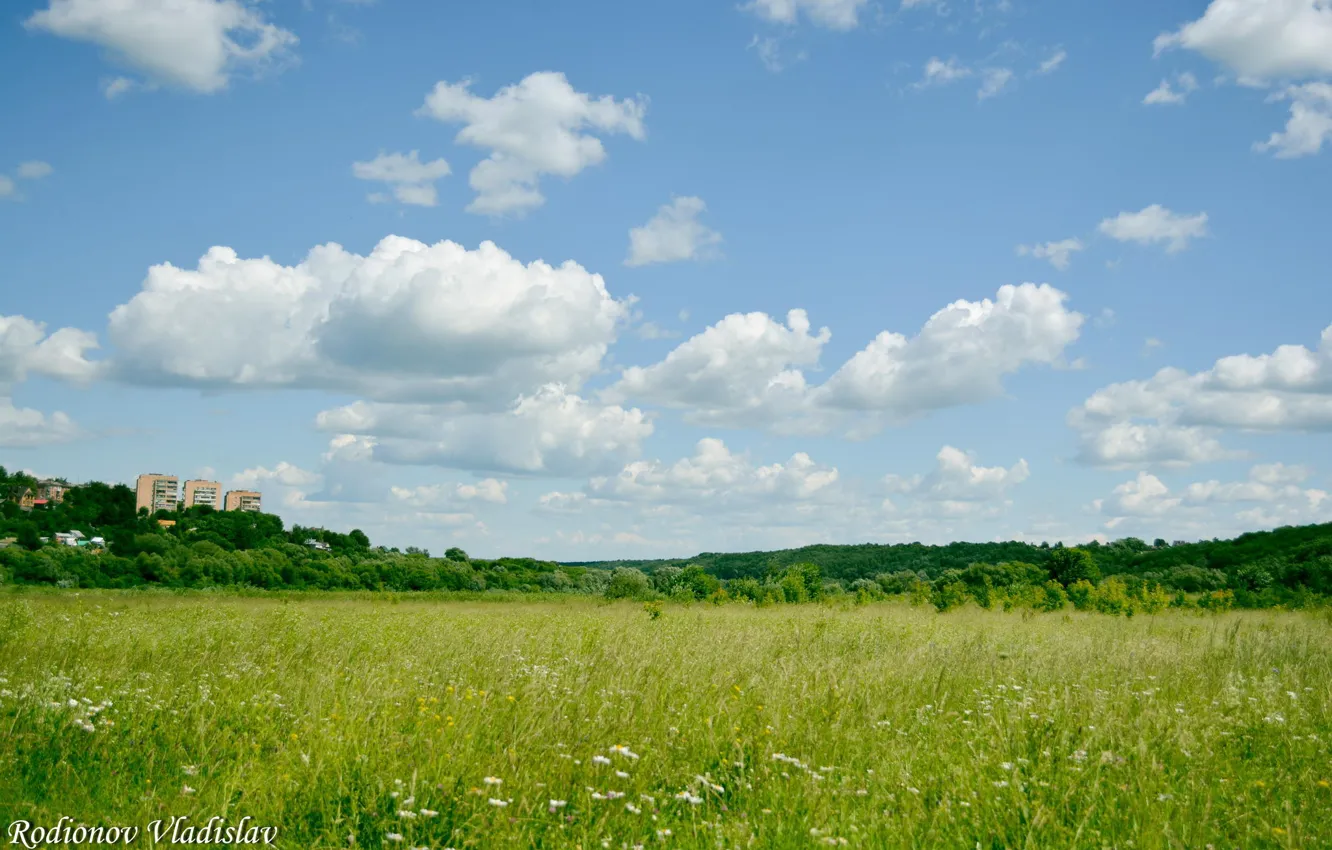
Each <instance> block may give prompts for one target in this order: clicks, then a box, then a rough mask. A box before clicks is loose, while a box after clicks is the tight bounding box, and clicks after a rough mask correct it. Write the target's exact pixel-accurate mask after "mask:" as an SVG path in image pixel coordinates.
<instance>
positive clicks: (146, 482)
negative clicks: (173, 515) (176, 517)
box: [134, 472, 180, 513]
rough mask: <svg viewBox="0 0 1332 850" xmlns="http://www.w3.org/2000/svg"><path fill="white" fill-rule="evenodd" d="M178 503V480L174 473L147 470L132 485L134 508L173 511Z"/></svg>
mask: <svg viewBox="0 0 1332 850" xmlns="http://www.w3.org/2000/svg"><path fill="white" fill-rule="evenodd" d="M179 504H180V481H179V480H178V479H177V478H176V476H174V475H162V474H160V473H157V472H148V473H145V474H143V475H140V476H139V479H138V481H137V482H136V483H135V486H134V510H136V511H140V510H143V509H144V508H147V509H148V511H149V512H150V513H157V512H158V511H174V510H175V509H176V507H177V505H179Z"/></svg>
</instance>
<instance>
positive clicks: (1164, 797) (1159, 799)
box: [1156, 794, 1175, 803]
mask: <svg viewBox="0 0 1332 850" xmlns="http://www.w3.org/2000/svg"><path fill="white" fill-rule="evenodd" d="M1174 796H1175V795H1173V794H1157V795H1156V802H1158V803H1164V802H1165V801H1166V800H1172V799H1174Z"/></svg>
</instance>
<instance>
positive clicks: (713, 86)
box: [0, 0, 1332, 560]
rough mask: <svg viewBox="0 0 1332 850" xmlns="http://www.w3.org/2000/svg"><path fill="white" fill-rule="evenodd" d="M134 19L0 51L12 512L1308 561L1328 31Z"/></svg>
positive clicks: (15, 32)
mask: <svg viewBox="0 0 1332 850" xmlns="http://www.w3.org/2000/svg"><path fill="white" fill-rule="evenodd" d="M159 5H160V4H158V3H154V2H150V1H149V0H121V2H116V3H112V2H109V1H108V0H45V2H27V3H20V4H16V5H15V4H11V6H10V7H9V9H8V12H7V17H6V19H5V20H3V21H2V22H0V80H4V81H5V82H3V83H0V115H3V116H4V122H3V126H4V127H5V132H3V133H0V175H4V176H3V177H0V256H3V257H4V258H5V269H4V274H3V281H4V283H3V289H2V290H0V317H3V318H0V463H3V464H4V465H6V466H8V467H11V468H26V469H30V470H33V471H35V472H38V473H41V474H59V475H63V476H66V477H68V478H70V479H71V480H87V479H101V480H112V481H126V482H129V481H131V480H132V479H133V477H134V476H135V475H136V474H138V473H139V472H145V471H165V472H174V473H176V474H178V475H180V476H181V477H195V476H200V475H204V476H212V477H216V478H218V479H220V480H222V481H224V482H225V483H227V484H228V485H229V486H253V487H256V488H258V489H260V490H262V491H263V492H264V495H265V503H266V507H267V509H268V510H272V511H275V512H278V513H280V514H282V515H283V517H284V518H285V519H286V520H287V521H288V522H300V523H302V524H312V525H325V526H328V527H330V528H339V529H344V530H345V529H347V528H351V527H360V528H363V529H365V530H366V531H367V533H369V534H370V535H371V537H372V538H373V539H375V540H376V541H378V542H384V543H387V544H390V545H399V546H405V545H420V546H427V547H430V548H432V549H442V548H444V547H446V546H449V545H462V546H463V547H464V548H466V549H468V551H470V552H473V553H475V554H480V555H489V556H494V555H500V554H534V555H539V556H544V557H551V558H559V559H569V560H572V559H591V558H603V557H650V556H683V555H689V554H693V553H696V552H698V551H714V550H718V549H763V548H778V547H784V546H788V545H796V544H803V543H811V542H846V543H851V542H863V541H876V542H898V541H911V540H923V541H927V542H945V541H948V540H952V539H970V540H989V539H1008V538H1019V539H1032V540H1052V541H1053V540H1058V539H1063V540H1067V541H1073V540H1085V539H1088V538H1091V537H1093V536H1101V537H1106V538H1111V539H1113V538H1117V537H1123V536H1129V535H1133V536H1142V537H1147V538H1154V537H1157V536H1161V537H1166V538H1169V539H1176V538H1196V537H1200V536H1206V537H1211V536H1214V535H1229V534H1234V533H1238V532H1241V531H1244V530H1251V529H1258V528H1267V527H1273V526H1276V525H1282V524H1291V523H1304V522H1315V521H1328V520H1332V500H1330V499H1328V498H1327V497H1326V495H1325V491H1327V490H1328V489H1329V487H1332V477H1329V462H1330V461H1332V452H1329V449H1328V444H1327V440H1326V434H1327V431H1328V430H1329V428H1330V427H1332V331H1326V332H1325V329H1327V328H1329V323H1332V288H1330V287H1329V285H1328V284H1329V281H1328V277H1327V274H1328V272H1327V269H1328V266H1327V256H1328V254H1327V249H1326V247H1325V243H1326V241H1327V237H1326V234H1327V232H1328V228H1329V224H1332V207H1330V206H1329V204H1328V202H1327V199H1328V198H1329V197H1332V171H1330V170H1329V167H1328V163H1329V159H1328V157H1329V155H1332V154H1330V153H1329V152H1328V151H1327V150H1325V148H1329V147H1332V4H1329V2H1327V0H1281V2H1263V0H1214V2H1212V3H1210V4H1208V3H1204V2H1174V0H1170V1H1169V2H1157V3H1146V2H1125V3H1116V4H1110V3H1091V2H1072V3H1069V2H1064V3H1055V2H1024V0H1011V2H992V0H966V2H963V1H962V0H933V2H931V0H915V2H907V3H900V2H896V0H893V2H883V3H878V4H875V3H872V2H863V0H758V2H754V3H750V4H747V5H746V4H734V3H703V2H695V0H686V2H681V3H675V4H625V3H610V2H585V3H571V4H549V3H534V2H509V0H496V2H492V3H485V4H470V5H468V4H440V3H420V2H406V0H378V2H368V3H367V2H347V0H306V2H303V3H302V2H297V0H271V2H263V3H245V2H241V0H187V2H181V3H179V4H176V5H175V6H174V7H173V9H172V10H171V11H163V10H162V9H161V8H159ZM413 152H415V153H413ZM385 240H387V241H385ZM486 242H489V243H493V246H486V245H483V243H486ZM333 244H336V245H338V246H341V248H340V249H335V248H331V247H323V248H320V247H319V246H330V245H333ZM377 246H378V247H377ZM315 249H317V250H315ZM312 250H315V253H314V254H313V255H312V254H311V252H312ZM206 255H207V256H208V257H210V258H211V259H206V260H201V258H204V257H205V256H206ZM566 263H568V264H572V265H565V264H566ZM793 310H798V311H803V312H801V313H798V314H793V315H788V314H789V313H790V311H793ZM824 328H827V333H826V334H825V333H822V330H823V329H824ZM1162 370H1165V371H1162Z"/></svg>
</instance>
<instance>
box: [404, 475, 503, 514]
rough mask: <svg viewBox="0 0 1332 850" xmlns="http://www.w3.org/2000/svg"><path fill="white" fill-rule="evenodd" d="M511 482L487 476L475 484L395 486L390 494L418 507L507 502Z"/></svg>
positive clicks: (499, 503)
mask: <svg viewBox="0 0 1332 850" xmlns="http://www.w3.org/2000/svg"><path fill="white" fill-rule="evenodd" d="M508 488H509V483H508V482H507V481H500V480H498V479H495V478H485V479H482V480H481V481H478V482H476V483H475V484H453V485H449V484H429V485H425V486H422V487H411V488H408V487H393V488H390V491H389V493H390V495H391V496H392V497H393V498H394V499H395V500H397V501H399V502H404V503H406V504H409V505H412V506H413V507H418V508H432V507H439V506H441V505H443V506H448V505H460V504H466V503H468V502H489V503H491V504H495V505H503V504H507V503H508V501H509V498H508Z"/></svg>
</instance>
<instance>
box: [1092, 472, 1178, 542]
mask: <svg viewBox="0 0 1332 850" xmlns="http://www.w3.org/2000/svg"><path fill="white" fill-rule="evenodd" d="M1181 501H1182V500H1181V499H1180V498H1179V497H1178V496H1172V495H1171V494H1170V488H1168V487H1166V485H1165V484H1164V483H1163V482H1162V481H1161V479H1159V478H1157V477H1156V476H1155V475H1152V474H1150V473H1147V472H1139V473H1138V477H1137V478H1135V479H1134V480H1132V481H1125V482H1124V483H1123V484H1120V485H1119V486H1118V487H1116V488H1115V490H1114V495H1113V496H1112V497H1111V498H1110V499H1106V500H1100V499H1098V500H1097V501H1096V502H1094V503H1093V504H1094V506H1095V508H1096V509H1097V510H1099V511H1100V512H1101V513H1103V514H1106V515H1107V516H1109V517H1111V521H1110V522H1108V523H1106V525H1108V526H1110V527H1111V528H1113V527H1114V526H1115V525H1117V524H1118V523H1116V522H1115V520H1116V519H1120V518H1123V517H1143V516H1161V515H1163V514H1168V513H1170V512H1171V511H1173V510H1174V509H1175V508H1178V507H1179V505H1180V502H1181Z"/></svg>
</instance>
